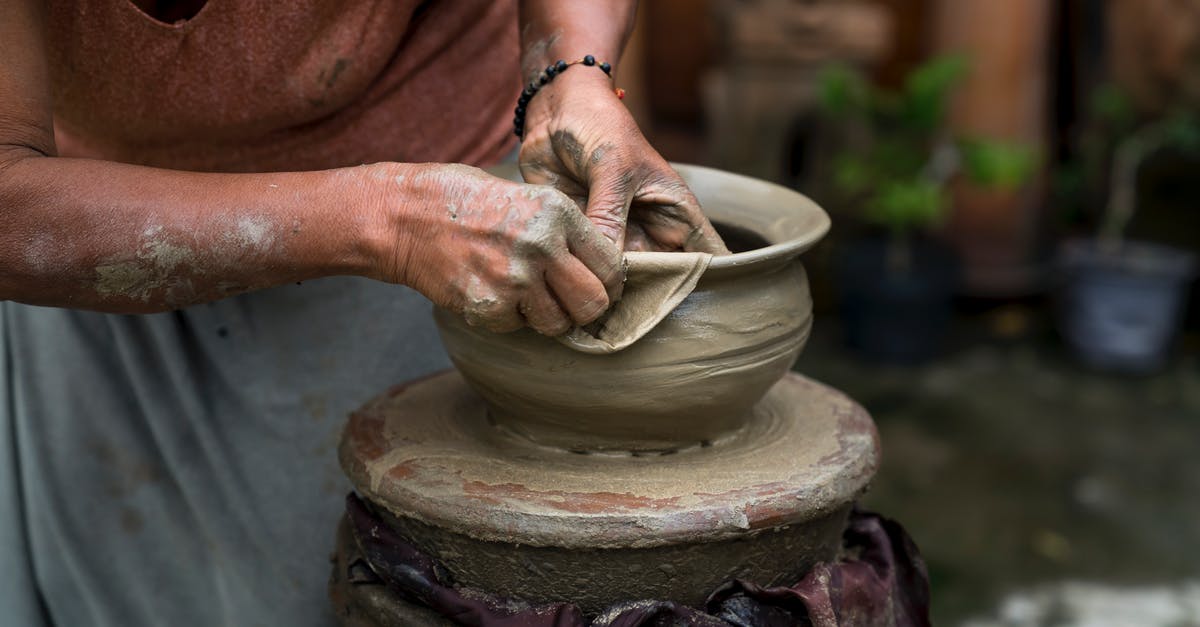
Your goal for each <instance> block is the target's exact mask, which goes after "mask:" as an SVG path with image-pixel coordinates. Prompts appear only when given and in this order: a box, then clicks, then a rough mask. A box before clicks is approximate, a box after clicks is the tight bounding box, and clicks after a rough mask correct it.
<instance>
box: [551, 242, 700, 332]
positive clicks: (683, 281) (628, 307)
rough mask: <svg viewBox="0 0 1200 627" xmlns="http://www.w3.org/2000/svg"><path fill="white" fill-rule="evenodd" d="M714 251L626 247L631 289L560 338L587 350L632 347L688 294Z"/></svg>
mask: <svg viewBox="0 0 1200 627" xmlns="http://www.w3.org/2000/svg"><path fill="white" fill-rule="evenodd" d="M710 261H712V255H710V254H708V253H684V252H675V253H670V252H636V251H635V252H627V253H625V264H626V268H625V290H624V292H623V293H622V295H621V300H619V301H617V302H616V303H614V304H613V306H612V307H610V308H609V310H608V311H607V312H606V313H605V314H604V316H602V317H601V318H600V319H599V320H598V321H596V322H594V323H592V324H589V325H587V326H586V327H575V328H573V329H571V330H570V331H568V332H567V333H566V334H564V335H560V336H559V337H558V341H559V342H562V343H563V344H565V345H567V346H569V347H571V348H573V349H575V350H577V351H580V352H584V353H592V354H597V355H603V354H607V353H615V352H617V351H619V350H622V349H625V348H628V347H629V346H630V345H632V344H633V343H634V342H636V341H638V340H640V339H641V338H642V336H644V335H646V334H647V333H649V332H650V330H651V329H653V328H654V327H655V326H657V325H658V323H659V322H662V320H663V318H666V317H667V316H668V315H669V314H670V313H671V312H672V311H674V310H675V307H677V306H678V305H679V303H681V302H683V299H685V298H687V297H688V295H689V294H691V293H692V290H694V289H696V283H697V282H699V281H700V277H701V276H702V275H703V274H704V271H705V270H706V269H708V264H709V262H710Z"/></svg>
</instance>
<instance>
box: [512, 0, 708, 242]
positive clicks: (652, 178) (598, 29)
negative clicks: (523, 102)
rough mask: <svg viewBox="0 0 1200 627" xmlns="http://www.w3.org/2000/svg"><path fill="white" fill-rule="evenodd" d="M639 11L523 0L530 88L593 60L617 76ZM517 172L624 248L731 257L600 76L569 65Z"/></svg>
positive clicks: (531, 120) (534, 114)
mask: <svg viewBox="0 0 1200 627" xmlns="http://www.w3.org/2000/svg"><path fill="white" fill-rule="evenodd" d="M636 9H637V2H636V1H633V0H522V2H521V22H522V27H521V46H522V64H521V65H522V71H523V73H524V78H525V81H526V82H527V83H528V82H530V81H533V80H536V79H537V77H538V75H539V74H540V72H541V71H542V70H543V69H545V68H546V66H548V65H550V64H552V63H554V62H555V61H557V60H559V59H562V60H565V61H572V60H575V59H579V58H582V57H584V56H585V55H589V54H590V55H592V56H594V57H595V58H596V60H597V61H607V62H609V63H611V64H613V65H614V67H615V66H616V65H617V64H618V63H619V62H620V54H621V50H622V49H623V48H624V46H625V42H626V40H627V39H628V38H629V35H630V32H631V30H632V29H633V24H634V17H635V15H636ZM521 173H522V174H523V175H524V176H525V180H527V181H529V182H531V183H542V184H546V185H553V186H554V187H555V188H557V189H559V190H561V191H563V192H564V193H566V194H567V195H569V196H571V197H572V198H573V199H575V201H576V202H577V203H578V204H579V205H580V206H581V208H583V209H584V211H585V212H586V214H587V216H588V218H589V219H590V220H591V221H592V222H593V223H594V224H595V225H596V226H597V227H598V228H599V229H600V230H601V231H602V232H603V233H604V234H605V235H607V236H608V237H609V239H611V240H612V241H613V242H615V243H616V244H617V245H618V246H621V247H623V248H625V249H631V250H635V249H655V250H699V251H705V252H712V253H726V252H728V250H727V249H726V248H725V245H724V243H723V242H721V239H720V237H718V236H717V234H716V231H714V230H713V228H712V225H711V224H709V222H708V220H707V219H706V218H705V217H704V215H703V213H702V212H701V211H700V204H699V203H698V202H697V201H696V197H695V196H694V195H693V194H692V192H691V190H689V189H688V187H687V185H686V184H685V183H684V182H683V180H682V179H680V178H679V175H678V174H676V173H675V171H674V170H672V169H671V167H670V165H668V164H667V162H666V161H665V160H664V159H663V158H662V157H661V156H660V155H659V154H658V153H657V152H656V151H655V150H654V149H653V148H652V147H651V146H650V144H649V143H648V142H647V141H646V138H645V137H643V136H642V133H641V131H640V130H639V129H638V127H637V124H636V123H635V122H634V120H633V117H632V116H631V115H630V114H629V112H628V110H626V109H625V107H624V106H623V105H622V104H621V103H620V100H619V99H618V98H617V96H616V95H615V94H614V93H613V85H612V83H611V80H610V79H609V77H608V76H607V75H606V74H605V73H604V72H601V71H600V70H599V69H598V68H596V67H587V66H572V67H571V68H570V69H568V70H567V71H565V72H563V73H562V74H561V75H558V76H556V77H555V78H554V80H553V81H551V82H550V83H548V84H547V85H546V86H545V87H543V88H542V89H541V90H539V91H538V92H537V94H536V95H535V96H534V97H533V100H532V101H531V102H530V103H529V105H528V107H527V111H526V114H525V139H524V142H523V145H522V147H521Z"/></svg>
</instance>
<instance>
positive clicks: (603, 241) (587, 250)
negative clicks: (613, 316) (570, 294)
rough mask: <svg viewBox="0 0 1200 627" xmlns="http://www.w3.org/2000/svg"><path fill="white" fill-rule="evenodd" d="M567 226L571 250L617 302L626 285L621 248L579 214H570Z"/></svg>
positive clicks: (568, 244)
mask: <svg viewBox="0 0 1200 627" xmlns="http://www.w3.org/2000/svg"><path fill="white" fill-rule="evenodd" d="M566 223H567V228H566V235H567V248H568V249H569V250H570V251H571V254H572V255H574V256H575V258H577V259H578V260H579V261H580V262H582V263H583V265H584V266H586V267H587V269H588V270H590V271H591V272H592V274H593V275H595V277H596V278H597V279H599V280H600V283H601V284H603V285H604V288H605V291H606V292H607V293H608V299H609V301H610V302H616V301H617V300H619V299H620V298H621V289H622V287H623V286H624V284H625V267H624V262H623V259H622V255H621V249H620V248H618V247H617V245H616V244H614V243H613V242H612V240H610V239H609V238H607V237H605V236H604V234H602V233H601V232H600V230H599V229H598V228H596V226H595V225H593V224H592V223H591V221H590V220H588V218H586V217H584V216H583V214H581V213H579V212H577V211H570V212H568V214H567V216H566Z"/></svg>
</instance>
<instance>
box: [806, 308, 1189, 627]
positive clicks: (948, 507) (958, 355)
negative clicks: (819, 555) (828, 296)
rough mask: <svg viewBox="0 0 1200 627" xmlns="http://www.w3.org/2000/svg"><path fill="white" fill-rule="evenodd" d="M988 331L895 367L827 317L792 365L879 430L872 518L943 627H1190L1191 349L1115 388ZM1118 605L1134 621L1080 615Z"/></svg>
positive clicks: (959, 335) (1050, 346)
mask: <svg viewBox="0 0 1200 627" xmlns="http://www.w3.org/2000/svg"><path fill="white" fill-rule="evenodd" d="M1020 315H1021V316H1024V317H1028V316H1027V312H1025V313H1021V314H1020ZM993 322H994V321H989V320H988V319H986V318H984V317H980V316H978V315H977V316H975V317H974V318H968V319H965V320H963V321H962V323H961V326H962V328H961V329H958V328H956V329H955V335H954V339H953V341H952V344H953V345H954V346H956V347H957V348H954V349H952V350H950V351H949V352H948V353H947V355H946V356H945V357H943V358H941V359H939V360H937V361H935V362H934V363H931V364H929V365H925V366H921V367H889V366H882V365H878V364H872V363H870V362H868V361H864V360H862V359H860V358H857V357H856V356H855V355H853V354H851V353H849V352H847V351H846V350H845V349H843V348H842V347H841V343H840V340H839V335H840V333H839V330H838V328H837V322H836V316H835V315H833V314H825V315H823V316H821V315H819V316H818V318H817V325H816V329H815V331H814V336H813V339H812V340H811V342H810V344H809V348H808V349H806V351H805V353H804V354H803V355H802V356H801V358H800V361H799V363H798V364H797V369H798V370H800V371H801V372H804V373H806V374H808V375H809V376H812V377H815V378H817V379H819V380H822V381H825V382H827V383H829V384H832V385H834V386H837V387H839V388H841V389H842V390H844V391H846V392H847V393H849V394H850V395H851V396H853V397H855V398H856V399H857V400H858V401H859V402H860V403H862V404H863V405H864V406H865V407H866V408H867V409H868V410H869V411H870V412H871V413H872V414H873V415H874V417H875V420H876V422H877V423H878V425H879V431H880V434H881V436H882V441H883V452H884V461H883V466H882V468H881V469H880V472H879V474H878V476H877V478H876V480H875V483H874V485H873V488H872V490H871V491H870V492H869V493H868V494H867V495H866V497H865V499H864V505H865V506H866V507H868V508H870V509H874V510H876V511H879V512H882V513H884V514H885V515H888V516H890V517H893V518H895V519H897V520H899V521H900V522H901V523H902V524H904V526H905V527H906V528H907V529H908V531H909V533H910V534H911V535H912V536H913V538H914V539H915V540H916V542H917V544H918V545H919V546H920V547H921V550H922V552H923V554H924V556H925V559H926V560H927V562H928V565H929V572H930V578H931V580H932V587H933V618H934V621H935V624H938V625H971V626H972V627H1024V626H1026V625H1029V626H1033V625H1038V626H1043V625H1045V626H1051V625H1059V626H1064V627H1066V626H1073V625H1138V626H1139V627H1156V626H1159V625H1162V626H1164V627H1165V626H1167V625H1170V626H1172V627H1180V626H1183V625H1200V585H1198V584H1196V583H1195V582H1196V581H1200V351H1197V350H1195V347H1192V349H1191V350H1190V352H1189V354H1184V355H1182V356H1180V357H1179V358H1177V359H1176V361H1175V363H1174V364H1173V366H1172V367H1171V368H1170V369H1169V370H1168V371H1166V372H1163V373H1161V374H1159V375H1155V376H1152V377H1146V378H1124V377H1117V376H1111V375H1104V374H1096V373H1090V372H1086V371H1084V370H1082V369H1080V368H1079V367H1077V366H1076V365H1074V363H1072V362H1071V361H1070V359H1069V356H1067V355H1066V354H1065V349H1064V348H1063V347H1062V346H1061V345H1059V344H1058V343H1057V342H1056V341H1055V340H1054V339H1053V337H1052V335H1050V334H1049V333H1046V332H1041V333H1039V332H1036V331H1035V332H1033V333H1029V334H1025V337H1026V338H1027V339H1017V340H1008V341H1000V340H996V339H992V338H991V337H989V333H988V331H987V329H988V328H989V325H991V324H992V323H993ZM1010 326H1011V325H1010ZM1189 582H1190V583H1189ZM1147 599H1149V600H1147ZM1102 602H1103V603H1107V604H1108V605H1107V606H1106V605H1103V604H1102ZM1139 603H1149V604H1150V605H1148V606H1146V607H1144V608H1143V607H1142V606H1139V605H1138V604H1139ZM1155 603H1157V604H1158V605H1154V604H1155ZM1164 603H1165V604H1166V605H1165V606H1164V605H1163V604H1164ZM1112 606H1120V607H1123V608H1124V609H1125V610H1127V613H1126V614H1120V613H1116V614H1114V613H1113V612H1112V611H1100V612H1098V613H1094V614H1086V613H1084V609H1082V608H1088V607H1092V608H1094V609H1095V608H1103V607H1112ZM1164 607H1165V608H1166V609H1164ZM1014 608H1015V609H1014ZM1139 608H1140V609H1139ZM1156 612H1157V613H1156ZM1089 616H1091V618H1089ZM1098 616H1099V617H1101V618H1097V617H1098ZM1122 616H1139V617H1141V618H1140V619H1137V620H1134V621H1133V622H1125V621H1124V619H1122V618H1121V617H1122ZM1156 616H1158V617H1165V618H1162V619H1161V621H1159V619H1158V618H1154V617H1156ZM1106 620H1107V621H1108V622H1105V621H1106ZM1156 621H1158V622H1156Z"/></svg>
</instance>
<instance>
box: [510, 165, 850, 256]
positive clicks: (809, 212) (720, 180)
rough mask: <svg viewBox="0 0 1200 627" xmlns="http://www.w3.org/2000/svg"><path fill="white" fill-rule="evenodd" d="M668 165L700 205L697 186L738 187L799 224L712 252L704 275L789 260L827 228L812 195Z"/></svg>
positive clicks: (782, 221) (517, 176)
mask: <svg viewBox="0 0 1200 627" xmlns="http://www.w3.org/2000/svg"><path fill="white" fill-rule="evenodd" d="M670 165H671V167H672V168H674V169H675V171H676V172H678V173H679V175H680V176H681V177H683V179H684V181H685V182H686V183H687V184H688V186H689V187H690V188H691V189H692V191H693V192H694V193H696V197H697V198H698V199H699V200H700V201H701V203H700V204H701V208H702V209H703V208H704V207H705V205H706V203H707V202H708V200H706V199H705V198H704V197H703V196H704V194H702V193H701V192H698V191H697V188H700V189H704V188H706V187H708V188H714V187H717V186H718V185H719V186H720V187H725V188H728V187H735V188H738V189H739V190H740V191H739V192H738V193H739V194H743V193H744V194H748V195H754V196H759V197H763V198H764V199H766V200H769V201H770V202H772V203H777V207H778V209H779V211H780V213H781V216H780V217H779V218H774V219H773V220H772V224H773V225H775V226H779V227H784V226H785V225H786V222H794V224H797V225H802V226H801V228H802V230H801V232H799V233H798V234H796V235H795V236H794V237H791V238H789V239H786V240H783V241H777V242H776V243H774V244H770V245H768V246H764V247H762V248H756V249H754V250H747V251H744V252H739V253H734V254H731V255H720V256H714V257H713V258H712V261H711V262H710V263H709V264H708V269H707V270H705V272H704V276H705V277H719V276H724V275H727V274H740V273H741V272H742V271H744V270H745V269H747V268H755V267H758V266H763V265H777V264H780V263H783V262H786V261H790V260H791V259H793V258H795V257H798V256H799V255H800V254H802V253H804V252H805V251H807V250H808V249H810V248H812V247H813V246H814V245H816V243H817V242H819V241H821V238H823V237H825V235H826V233H828V232H829V228H830V219H829V214H828V213H826V212H825V210H824V209H822V208H821V207H820V206H819V205H818V204H817V203H815V202H813V200H812V199H811V198H809V197H808V196H805V195H804V194H802V193H800V192H798V191H796V190H794V189H791V188H788V187H784V186H783V185H778V184H776V183H771V182H768V181H764V180H762V179H757V178H754V177H750V176H745V175H742V174H736V173H733V172H728V171H725V170H719V169H716V168H710V167H706V166H701V165H693V164H690V163H677V162H671V164H670ZM487 171H488V172H490V173H492V174H494V175H496V176H499V177H501V178H506V179H509V180H512V181H521V180H523V177H522V176H521V172H520V168H519V167H518V165H517V164H516V163H515V162H509V163H501V164H497V165H495V166H492V167H490V168H488V169H487ZM725 204H730V203H725ZM705 214H706V215H708V216H709V218H710V219H713V218H714V216H713V214H712V213H710V212H709V211H707V210H705ZM718 221H719V220H718ZM806 223H808V224H806ZM735 226H740V225H735ZM755 232H756V234H757V235H760V236H762V237H763V238H769V235H770V234H768V233H762V232H759V231H757V230H756V231H755Z"/></svg>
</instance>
